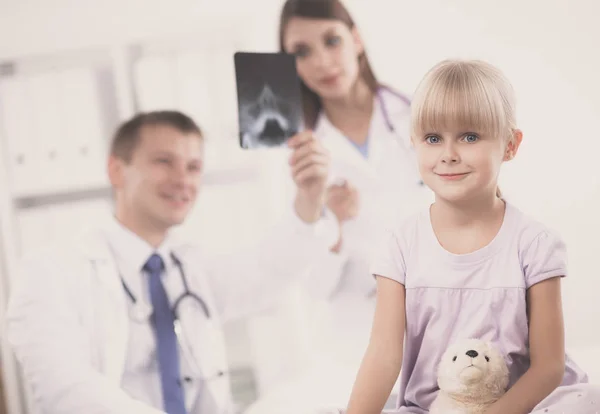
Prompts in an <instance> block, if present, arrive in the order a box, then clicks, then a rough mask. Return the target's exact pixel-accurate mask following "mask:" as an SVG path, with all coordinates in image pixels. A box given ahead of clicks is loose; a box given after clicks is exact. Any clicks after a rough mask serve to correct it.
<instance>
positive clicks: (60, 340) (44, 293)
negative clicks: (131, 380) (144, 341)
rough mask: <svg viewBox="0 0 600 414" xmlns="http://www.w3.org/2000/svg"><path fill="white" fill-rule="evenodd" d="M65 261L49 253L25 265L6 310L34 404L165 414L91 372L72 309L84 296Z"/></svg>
mask: <svg viewBox="0 0 600 414" xmlns="http://www.w3.org/2000/svg"><path fill="white" fill-rule="evenodd" d="M66 257H67V255H66V254H65V256H64V257H63V258H62V259H59V258H58V257H56V255H49V254H47V255H43V256H39V257H35V258H34V257H31V258H29V259H27V260H25V261H23V264H22V266H21V269H20V272H18V275H16V276H17V277H15V278H14V280H15V281H16V284H15V286H14V290H13V292H12V295H11V298H10V302H9V306H8V310H7V318H6V327H7V334H8V335H7V336H8V340H9V343H10V344H11V346H12V349H13V351H14V353H15V355H16V357H17V360H18V361H19V362H20V364H21V367H22V369H23V373H24V379H25V382H26V384H27V386H28V387H29V389H30V390H31V392H32V396H33V398H34V400H35V405H36V406H38V407H39V408H40V409H41V411H42V412H45V413H56V414H58V413H60V414H81V413H86V414H121V413H140V414H164V413H163V412H162V411H158V410H155V409H153V408H150V407H148V406H146V405H144V404H142V403H141V402H139V401H136V400H134V399H132V398H130V397H129V396H128V395H127V394H126V393H124V392H123V391H122V390H120V389H119V387H118V385H116V384H114V383H112V382H111V381H110V380H109V379H108V378H107V377H105V376H103V375H102V374H101V373H99V372H97V371H95V370H94V369H93V367H92V365H91V363H90V358H91V355H89V353H88V352H89V351H88V350H89V349H90V344H89V343H88V341H89V340H90V339H89V334H87V335H86V333H85V332H84V331H83V329H82V327H81V325H80V323H79V320H78V319H79V318H80V316H81V315H79V313H80V312H81V311H80V310H78V307H77V305H76V304H75V303H76V302H75V301H76V300H77V296H78V294H82V295H84V296H85V294H86V292H81V291H78V290H77V289H74V288H73V286H77V285H73V281H74V280H76V279H77V275H75V274H73V273H74V272H75V270H74V269H77V267H73V266H67V265H65V264H66V263H68V261H69V259H65V258H66ZM65 260H66V261H65ZM80 268H81V267H80Z"/></svg>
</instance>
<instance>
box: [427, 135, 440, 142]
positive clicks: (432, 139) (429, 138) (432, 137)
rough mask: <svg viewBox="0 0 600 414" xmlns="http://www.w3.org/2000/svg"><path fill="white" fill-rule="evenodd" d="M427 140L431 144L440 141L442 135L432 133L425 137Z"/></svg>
mask: <svg viewBox="0 0 600 414" xmlns="http://www.w3.org/2000/svg"><path fill="white" fill-rule="evenodd" d="M425 140H426V141H427V142H428V143H430V144H437V143H438V142H440V137H436V136H435V135H430V136H428V137H426V138H425Z"/></svg>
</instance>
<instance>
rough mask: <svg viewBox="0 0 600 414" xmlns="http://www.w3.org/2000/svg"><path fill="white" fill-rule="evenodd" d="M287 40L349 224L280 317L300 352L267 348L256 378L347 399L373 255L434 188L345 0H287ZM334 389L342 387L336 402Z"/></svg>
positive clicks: (330, 203) (341, 217)
mask: <svg viewBox="0 0 600 414" xmlns="http://www.w3.org/2000/svg"><path fill="white" fill-rule="evenodd" d="M279 44H280V49H281V51H282V52H286V53H289V54H292V55H294V56H295V57H296V67H297V70H298V74H299V76H300V79H301V88H302V95H303V100H304V113H305V126H306V128H307V129H308V130H309V131H312V132H313V135H314V136H315V137H316V139H317V140H318V141H319V142H321V143H322V144H323V146H324V147H325V148H326V149H327V150H328V152H329V155H330V159H331V175H330V178H331V180H330V185H329V187H328V199H327V210H329V211H326V212H325V213H327V214H325V215H328V216H329V215H331V214H330V213H334V215H335V217H336V218H337V220H338V222H339V224H340V229H341V231H340V234H339V238H338V240H337V242H336V243H334V244H333V245H332V246H330V248H328V249H323V250H322V251H321V254H320V256H319V258H318V260H316V263H315V264H314V265H313V267H312V271H311V276H310V277H311V278H312V283H309V284H308V286H312V287H314V289H310V288H308V289H304V290H303V291H302V293H303V294H301V295H298V296H300V299H298V296H295V297H293V298H294V301H288V304H284V306H283V307H282V308H280V310H279V315H280V317H279V319H275V321H276V323H277V329H278V332H279V337H283V335H284V334H283V332H284V330H285V329H287V334H286V342H287V343H291V344H299V345H296V348H294V351H295V352H294V353H293V354H292V353H291V352H288V353H286V354H285V356H282V358H281V359H279V360H274V356H273V353H272V352H271V353H269V352H265V356H264V358H263V360H264V362H263V363H262V364H261V366H260V367H259V369H262V372H259V373H258V375H257V377H258V379H259V385H260V382H261V381H262V382H263V383H264V384H265V385H263V386H262V387H263V388H268V387H269V386H271V384H285V383H286V382H287V383H288V384H292V383H293V384H295V385H293V386H292V385H290V386H289V387H290V389H297V390H300V389H302V391H298V392H299V393H301V394H304V395H305V396H306V398H307V399H308V398H310V395H317V394H321V392H320V389H327V390H329V395H330V397H331V398H332V401H331V403H332V404H339V405H340V406H343V404H346V402H347V401H346V399H347V396H344V392H345V390H346V391H347V392H348V393H349V392H350V390H351V388H352V385H353V384H352V382H351V380H350V378H354V377H355V375H356V371H357V370H358V368H359V366H360V361H361V359H362V357H363V355H364V351H365V349H366V346H367V343H368V339H369V332H370V328H371V322H372V317H373V313H374V306H375V295H374V291H375V282H374V280H373V278H372V277H371V276H370V272H369V262H370V259H371V257H372V255H373V253H374V251H375V250H376V249H377V245H378V244H379V243H381V242H382V241H383V240H385V231H386V228H387V226H390V225H392V224H393V221H394V220H398V219H401V218H402V217H404V216H406V215H408V214H411V213H412V212H413V211H416V210H418V209H420V208H422V207H424V206H425V205H426V203H428V202H430V201H433V195H432V194H431V192H430V191H429V189H427V188H426V187H424V186H423V185H422V184H421V179H420V177H419V174H418V171H417V167H416V162H415V161H413V154H412V152H411V148H410V137H409V125H408V119H409V112H410V111H409V105H410V102H409V100H408V99H407V98H405V97H404V96H403V95H401V94H399V93H397V92H395V91H394V90H392V89H391V88H389V87H386V86H383V85H382V84H380V83H379V82H378V80H377V78H376V77H375V74H374V72H373V70H372V68H371V65H370V63H369V60H368V58H367V53H366V51H365V46H364V44H363V41H362V39H361V37H360V35H359V33H358V30H357V28H356V26H355V24H354V21H353V19H352V17H351V16H350V14H349V12H348V11H347V9H346V8H345V7H344V5H343V4H342V3H341V2H340V1H339V0H287V1H286V2H285V4H284V6H283V9H282V11H281V16H280V23H279ZM282 319H283V320H285V321H281V320H282ZM260 322H261V321H258V322H253V324H254V325H251V326H255V325H256V326H258V329H256V331H257V332H259V333H260V332H261V331H268V330H267V329H265V328H264V327H262V326H260V325H258V323H260ZM250 335H251V338H253V340H254V341H255V343H259V342H260V341H261V338H260V337H258V335H256V336H254V335H253V328H251V329H250ZM262 341H263V343H265V345H264V346H258V347H257V348H265V349H268V345H272V342H273V338H272V337H266V338H265V339H263V340H262ZM288 348H290V349H291V347H288ZM257 354H258V352H257ZM268 364H270V368H268V366H269V365H268ZM332 365H333V366H332ZM313 367H314V370H315V371H312V368H313ZM328 374H331V375H333V377H331V375H328ZM262 378H265V379H264V380H262ZM304 379H305V381H304ZM281 387H283V388H286V387H287V386H280V387H279V388H277V389H278V390H280V391H275V390H273V391H271V392H270V395H272V396H273V398H274V399H278V398H281V400H285V397H283V396H282V395H284V394H285V391H283V390H282V388H281ZM332 387H335V388H337V389H339V390H341V391H340V392H342V394H341V395H340V398H339V399H337V401H336V398H335V395H334V394H336V393H335V391H334V390H333V388H332ZM259 388H260V387H259ZM277 393H279V394H280V395H279V397H278V396H277V395H276V394H277ZM348 395H349V394H348ZM265 401H266V400H265ZM265 404H266V403H265ZM263 408H264V407H263V406H260V407H259V406H257V407H256V410H255V411H253V412H261V409H263ZM269 409H270V408H269ZM266 410H267V409H266V408H264V410H263V411H262V412H266ZM306 412H308V411H306Z"/></svg>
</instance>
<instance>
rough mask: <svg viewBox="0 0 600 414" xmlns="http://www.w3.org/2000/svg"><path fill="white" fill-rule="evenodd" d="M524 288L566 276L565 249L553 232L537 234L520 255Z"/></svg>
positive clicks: (561, 240) (559, 238)
mask: <svg viewBox="0 0 600 414" xmlns="http://www.w3.org/2000/svg"><path fill="white" fill-rule="evenodd" d="M522 260H523V262H522V266H523V273H524V275H525V286H526V287H527V289H529V288H530V287H531V286H533V285H535V284H536V283H539V282H542V281H544V280H546V279H550V278H553V277H557V276H559V277H564V276H566V275H567V249H566V245H565V243H564V241H563V239H562V238H561V237H560V236H559V235H557V234H555V233H554V232H551V231H548V230H545V231H542V232H541V233H539V234H538V235H537V236H536V237H535V239H533V241H532V242H531V244H530V245H529V246H528V247H527V248H526V249H525V251H524V252H523V255H522Z"/></svg>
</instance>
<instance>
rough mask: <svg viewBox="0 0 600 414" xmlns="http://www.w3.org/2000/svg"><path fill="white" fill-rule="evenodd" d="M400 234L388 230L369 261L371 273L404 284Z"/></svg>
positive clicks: (404, 273) (404, 270)
mask: <svg viewBox="0 0 600 414" xmlns="http://www.w3.org/2000/svg"><path fill="white" fill-rule="evenodd" d="M401 236H402V234H401V233H400V232H398V231H390V232H389V233H388V236H387V237H386V238H385V239H384V241H383V243H382V244H381V245H380V247H379V249H378V250H377V252H376V253H375V256H374V259H373V262H372V263H371V272H370V273H371V275H372V276H373V277H375V276H382V277H386V278H388V279H392V280H395V281H396V282H398V283H400V284H402V285H404V283H405V279H406V265H405V261H404V254H405V252H404V249H403V243H401V241H402V237H401Z"/></svg>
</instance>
